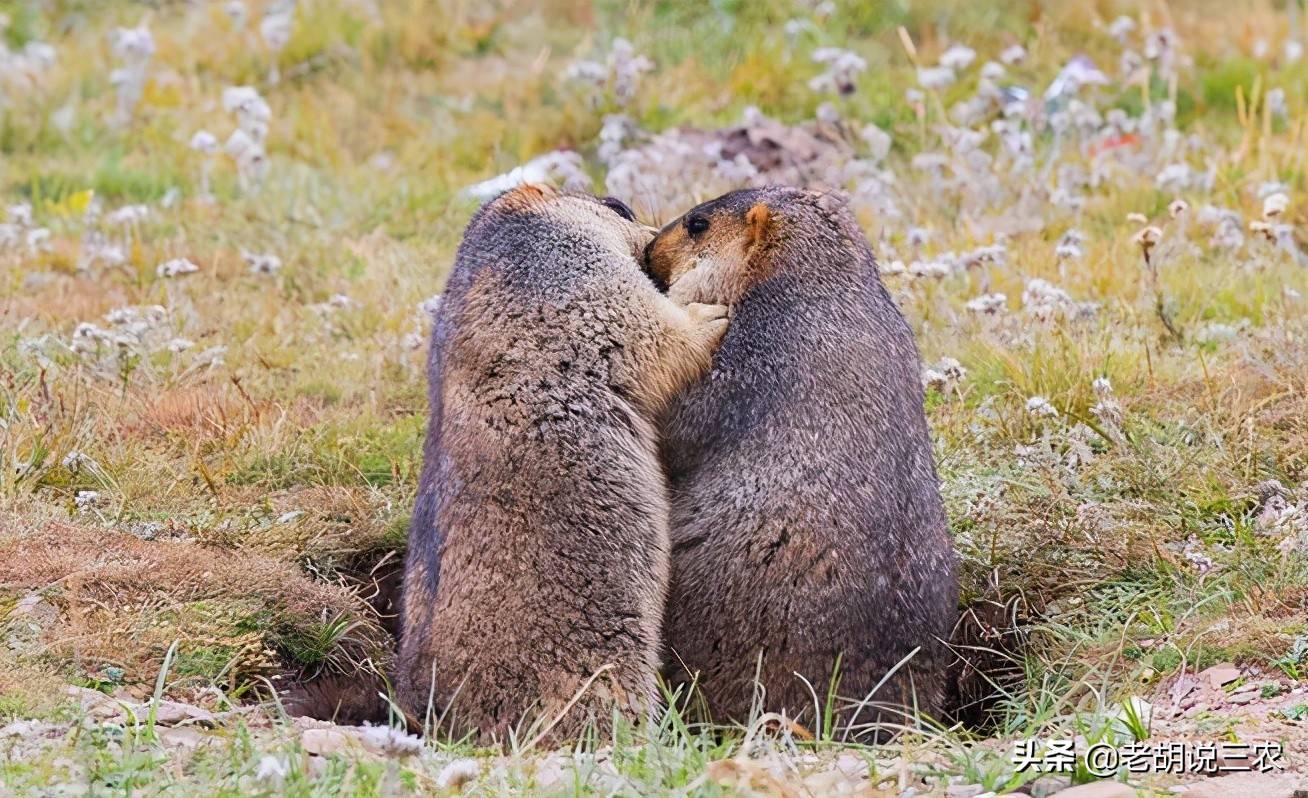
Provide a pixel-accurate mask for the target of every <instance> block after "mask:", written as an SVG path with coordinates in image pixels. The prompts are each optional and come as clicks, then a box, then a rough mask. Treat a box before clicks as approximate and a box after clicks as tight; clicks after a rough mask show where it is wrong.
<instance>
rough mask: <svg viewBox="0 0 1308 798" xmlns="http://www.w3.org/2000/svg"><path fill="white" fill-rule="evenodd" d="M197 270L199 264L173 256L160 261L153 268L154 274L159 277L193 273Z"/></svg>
mask: <svg viewBox="0 0 1308 798" xmlns="http://www.w3.org/2000/svg"><path fill="white" fill-rule="evenodd" d="M199 270H200V267H199V266H196V265H195V264H194V263H192V262H191V261H189V260H187V259H186V258H173V259H172V260H166V261H164V262H163V263H160V264H159V266H158V267H157V268H156V269H155V274H157V275H158V276H160V277H177V276H179V275H182V274H194V273H195V272H198V271H199Z"/></svg>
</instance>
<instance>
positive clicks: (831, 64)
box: [808, 47, 867, 94]
mask: <svg viewBox="0 0 1308 798" xmlns="http://www.w3.org/2000/svg"><path fill="white" fill-rule="evenodd" d="M813 60H814V61H815V62H816V63H819V64H822V65H823V66H825V67H826V69H825V70H824V71H823V72H822V74H820V75H818V76H817V77H815V78H813V79H812V80H810V81H809V82H808V86H809V88H810V89H812V90H813V91H820V92H831V93H834V94H852V93H853V92H854V89H856V88H857V84H858V77H859V75H862V74H863V72H865V71H866V70H867V61H865V60H864V59H863V58H862V56H860V55H858V54H857V53H854V52H850V51H849V50H842V49H840V48H839V47H819V48H818V49H817V50H814V51H813Z"/></svg>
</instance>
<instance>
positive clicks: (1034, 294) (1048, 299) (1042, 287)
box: [1022, 277, 1074, 320]
mask: <svg viewBox="0 0 1308 798" xmlns="http://www.w3.org/2000/svg"><path fill="white" fill-rule="evenodd" d="M1073 305H1074V303H1073V302H1072V297H1071V296H1070V295H1068V293H1067V292H1066V291H1064V290H1063V289H1061V288H1059V287H1058V286H1056V285H1054V284H1053V283H1050V282H1049V281H1048V280H1042V279H1040V278H1038V277H1037V278H1035V279H1032V280H1028V281H1027V283H1026V288H1025V290H1023V291H1022V307H1023V308H1024V309H1025V310H1026V311H1027V312H1028V313H1030V314H1031V315H1032V316H1035V317H1036V318H1037V319H1041V320H1048V319H1052V318H1055V317H1057V316H1060V315H1063V314H1064V313H1066V312H1067V310H1068V309H1070V308H1071V307H1072V306H1073Z"/></svg>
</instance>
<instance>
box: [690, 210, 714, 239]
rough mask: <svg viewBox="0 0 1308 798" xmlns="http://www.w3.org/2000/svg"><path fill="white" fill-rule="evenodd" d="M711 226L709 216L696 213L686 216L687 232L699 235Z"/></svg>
mask: <svg viewBox="0 0 1308 798" xmlns="http://www.w3.org/2000/svg"><path fill="white" fill-rule="evenodd" d="M708 228H709V220H708V217H705V216H700V215H699V214H695V215H694V216H689V217H687V218H686V232H687V233H690V234H691V235H693V236H697V235H699V234H700V233H702V232H704V231H705V230H707V229H708Z"/></svg>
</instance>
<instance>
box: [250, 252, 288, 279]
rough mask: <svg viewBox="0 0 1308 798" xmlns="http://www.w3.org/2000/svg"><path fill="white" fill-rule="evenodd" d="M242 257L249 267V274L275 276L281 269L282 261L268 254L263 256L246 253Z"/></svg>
mask: <svg viewBox="0 0 1308 798" xmlns="http://www.w3.org/2000/svg"><path fill="white" fill-rule="evenodd" d="M242 257H243V258H244V259H245V263H246V265H248V266H249V267H250V273H251V274H276V273H277V272H279V271H281V268H282V259H281V258H279V257H277V256H276V255H274V254H272V253H270V252H266V253H263V254H257V253H253V252H246V253H245V254H244V255H243V256H242Z"/></svg>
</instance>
